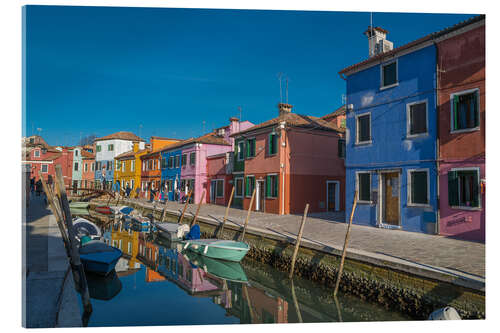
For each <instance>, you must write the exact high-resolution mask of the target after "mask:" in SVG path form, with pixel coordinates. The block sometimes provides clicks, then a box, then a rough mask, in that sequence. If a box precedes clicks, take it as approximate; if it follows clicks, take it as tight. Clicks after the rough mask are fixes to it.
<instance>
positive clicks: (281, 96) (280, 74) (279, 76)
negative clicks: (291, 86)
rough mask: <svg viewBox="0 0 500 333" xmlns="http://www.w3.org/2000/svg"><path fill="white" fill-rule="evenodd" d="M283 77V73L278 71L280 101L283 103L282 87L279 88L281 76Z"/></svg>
mask: <svg viewBox="0 0 500 333" xmlns="http://www.w3.org/2000/svg"><path fill="white" fill-rule="evenodd" d="M282 77H283V73H281V72H279V73H278V80H280V103H283V89H282V88H281V78H282Z"/></svg>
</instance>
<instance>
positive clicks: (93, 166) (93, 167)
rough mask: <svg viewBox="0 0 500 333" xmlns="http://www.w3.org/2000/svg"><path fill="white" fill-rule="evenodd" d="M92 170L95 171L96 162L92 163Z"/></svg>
mask: <svg viewBox="0 0 500 333" xmlns="http://www.w3.org/2000/svg"><path fill="white" fill-rule="evenodd" d="M90 170H91V171H95V162H94V163H90Z"/></svg>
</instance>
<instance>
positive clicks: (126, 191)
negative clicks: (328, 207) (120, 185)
mask: <svg viewBox="0 0 500 333" xmlns="http://www.w3.org/2000/svg"><path fill="white" fill-rule="evenodd" d="M131 191H132V189H131V188H130V185H129V184H128V183H127V188H126V189H125V195H126V196H127V198H130V192H131Z"/></svg>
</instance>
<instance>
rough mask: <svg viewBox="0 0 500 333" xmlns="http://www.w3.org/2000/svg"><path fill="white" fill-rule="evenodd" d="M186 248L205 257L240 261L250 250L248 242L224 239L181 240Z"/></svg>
mask: <svg viewBox="0 0 500 333" xmlns="http://www.w3.org/2000/svg"><path fill="white" fill-rule="evenodd" d="M181 243H182V244H183V249H184V250H189V251H192V252H195V253H198V254H201V255H203V256H205V257H209V258H214V259H222V260H229V261H236V262H239V261H241V259H243V257H244V256H245V255H246V254H247V252H248V250H250V246H248V244H247V243H243V242H236V241H233V240H222V239H191V240H186V241H183V242H181Z"/></svg>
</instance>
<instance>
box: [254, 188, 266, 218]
mask: <svg viewBox="0 0 500 333" xmlns="http://www.w3.org/2000/svg"><path fill="white" fill-rule="evenodd" d="M264 189H265V186H264V180H257V188H256V193H255V196H256V198H255V200H256V201H255V210H256V211H259V212H263V211H264V199H265V195H264Z"/></svg>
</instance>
